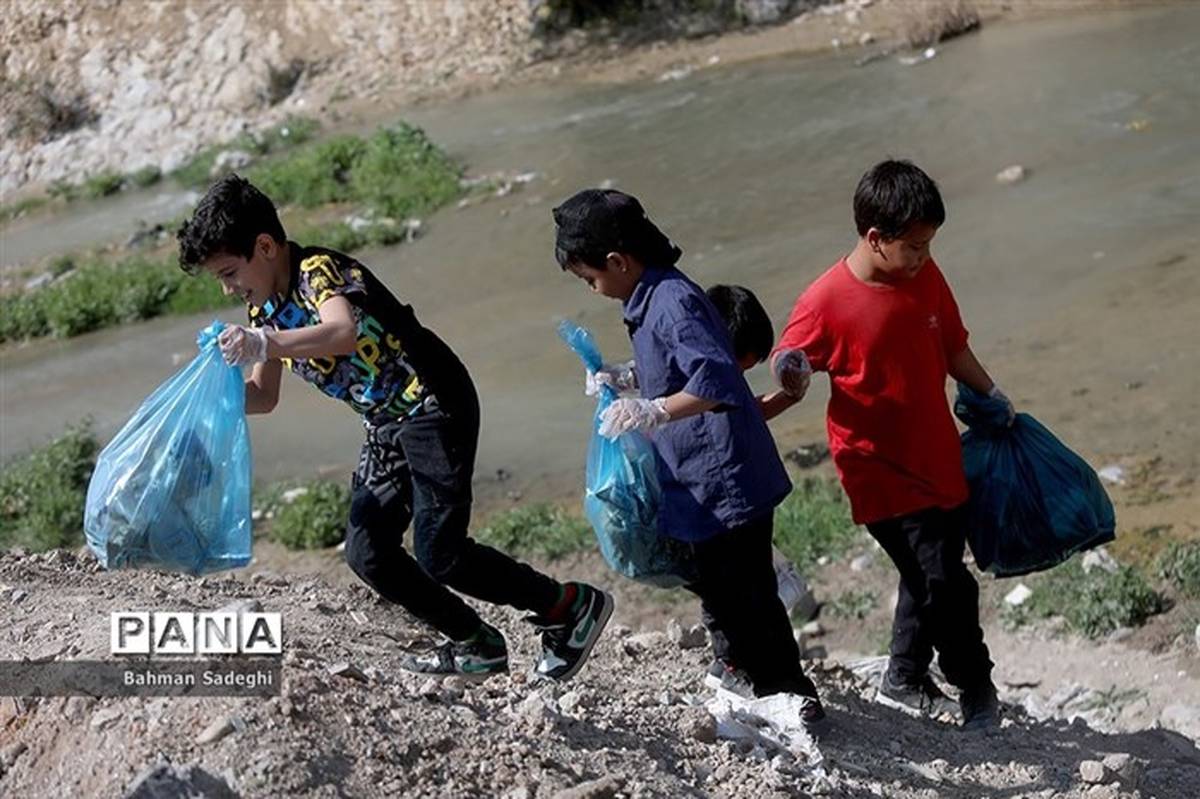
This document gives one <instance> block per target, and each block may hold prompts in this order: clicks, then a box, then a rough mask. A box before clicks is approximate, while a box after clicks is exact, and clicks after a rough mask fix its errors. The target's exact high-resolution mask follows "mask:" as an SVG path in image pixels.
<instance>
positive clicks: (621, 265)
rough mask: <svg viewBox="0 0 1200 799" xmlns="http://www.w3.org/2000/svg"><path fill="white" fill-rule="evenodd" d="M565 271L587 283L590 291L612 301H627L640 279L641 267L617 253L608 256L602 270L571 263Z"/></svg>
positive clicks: (634, 261)
mask: <svg viewBox="0 0 1200 799" xmlns="http://www.w3.org/2000/svg"><path fill="white" fill-rule="evenodd" d="M567 271H569V272H570V273H571V274H573V275H575V277H577V278H579V279H580V280H582V281H583V282H585V283H587V284H588V286H589V287H590V288H591V290H592V291H594V292H596V293H597V294H601V295H603V296H605V297H612V298H613V299H614V300H627V299H629V298H630V297H631V296H633V289H634V288H635V287H636V286H637V283H638V281H639V280H641V279H642V265H641V264H640V263H638V261H637V259H636V258H631V257H630V256H628V255H624V254H622V253H619V252H610V253H609V254H608V257H607V258H606V259H605V262H604V268H603V269H596V268H595V267H592V266H588V265H587V264H581V263H573V264H570V265H569V266H567Z"/></svg>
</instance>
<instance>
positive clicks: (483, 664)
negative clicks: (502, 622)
mask: <svg viewBox="0 0 1200 799" xmlns="http://www.w3.org/2000/svg"><path fill="white" fill-rule="evenodd" d="M400 665H401V666H402V667H403V668H405V669H407V670H408V671H413V672H417V673H420V674H442V675H448V674H457V675H459V676H461V677H465V678H467V679H477V680H481V679H484V678H486V677H490V676H492V675H493V674H504V673H505V672H507V671H508V646H507V645H506V644H505V643H504V636H503V635H502V634H501V633H500V631H499V630H497V629H496V628H495V627H491V626H488V625H485V630H484V631H483V632H482V633H481V634H480V635H477V636H475V637H474V638H472V639H470V640H468V641H446V642H445V643H443V644H441V645H439V646H436V647H434V648H433V649H431V650H429V651H428V652H425V653H423V654H420V655H409V656H408V657H406V658H404V659H403V660H402V661H401V662H400Z"/></svg>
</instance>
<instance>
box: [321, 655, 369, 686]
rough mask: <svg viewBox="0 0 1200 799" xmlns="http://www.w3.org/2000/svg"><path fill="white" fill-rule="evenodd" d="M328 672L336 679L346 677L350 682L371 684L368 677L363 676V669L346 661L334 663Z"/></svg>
mask: <svg viewBox="0 0 1200 799" xmlns="http://www.w3.org/2000/svg"><path fill="white" fill-rule="evenodd" d="M328 671H329V673H330V674H331V675H332V676H334V677H345V678H347V679H350V680H358V681H359V682H369V680H368V679H367V675H365V674H363V673H362V670H361V669H359V668H358V667H357V666H352V665H350V664H349V663H347V662H346V661H344V660H341V661H338V662H337V663H334V664H333V665H332V666H330V667H329V669H328Z"/></svg>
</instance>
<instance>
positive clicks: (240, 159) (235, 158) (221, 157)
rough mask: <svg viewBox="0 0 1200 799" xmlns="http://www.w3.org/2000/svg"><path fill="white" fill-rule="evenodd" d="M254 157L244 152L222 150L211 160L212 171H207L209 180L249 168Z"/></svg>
mask: <svg viewBox="0 0 1200 799" xmlns="http://www.w3.org/2000/svg"><path fill="white" fill-rule="evenodd" d="M253 160H254V156H252V155H251V154H250V153H248V152H246V151H245V150H222V151H221V152H219V153H217V157H216V158H214V159H213V165H212V169H210V170H209V171H208V176H209V177H210V178H219V177H221V176H222V175H227V174H229V173H230V172H237V171H238V170H239V169H245V168H246V167H248V166H250V163H251V162H252V161H253Z"/></svg>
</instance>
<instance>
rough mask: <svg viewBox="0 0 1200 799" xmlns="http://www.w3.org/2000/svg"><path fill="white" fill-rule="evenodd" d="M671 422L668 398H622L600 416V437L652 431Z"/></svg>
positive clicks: (614, 436)
mask: <svg viewBox="0 0 1200 799" xmlns="http://www.w3.org/2000/svg"><path fill="white" fill-rule="evenodd" d="M670 420H671V414H669V413H667V398H666V397H659V398H658V399H652V400H648V399H635V398H632V397H627V398H622V399H619V400H614V401H613V404H612V405H609V406H608V407H607V408H605V409H604V411H603V412H602V413H601V414H600V435H602V436H604V437H605V438H616V437H617V436H619V435H621V434H622V433H628V432H629V431H631V430H651V429H653V428H655V427H658V426H659V425H660V424H662V423H663V422H669V421H670Z"/></svg>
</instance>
